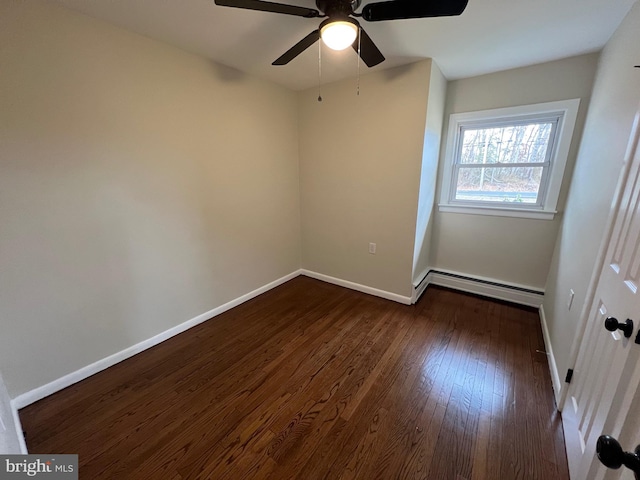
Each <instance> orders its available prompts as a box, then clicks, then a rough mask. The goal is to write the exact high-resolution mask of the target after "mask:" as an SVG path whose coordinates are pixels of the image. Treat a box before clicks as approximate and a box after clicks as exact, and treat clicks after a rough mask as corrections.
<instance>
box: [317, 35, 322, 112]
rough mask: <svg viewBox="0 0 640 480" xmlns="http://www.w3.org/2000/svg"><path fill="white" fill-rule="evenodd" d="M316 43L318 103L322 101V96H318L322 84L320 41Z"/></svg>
mask: <svg viewBox="0 0 640 480" xmlns="http://www.w3.org/2000/svg"><path fill="white" fill-rule="evenodd" d="M319 40H320V41H319V42H318V101H319V102H321V101H322V95H320V84H321V82H322V40H321V39H319Z"/></svg>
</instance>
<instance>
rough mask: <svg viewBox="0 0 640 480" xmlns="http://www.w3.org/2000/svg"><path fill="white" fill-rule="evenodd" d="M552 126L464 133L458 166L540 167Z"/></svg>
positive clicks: (540, 125) (518, 127)
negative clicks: (534, 165) (501, 165)
mask: <svg viewBox="0 0 640 480" xmlns="http://www.w3.org/2000/svg"><path fill="white" fill-rule="evenodd" d="M552 127H553V123H552V122H547V123H530V124H527V125H510V126H504V127H492V128H476V129H465V130H464V131H463V132H462V149H461V151H460V163H461V164H482V163H542V162H544V161H545V160H546V156H547V147H548V145H549V138H550V137H551V130H552Z"/></svg>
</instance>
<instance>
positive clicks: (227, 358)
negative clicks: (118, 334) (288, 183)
mask: <svg viewBox="0 0 640 480" xmlns="http://www.w3.org/2000/svg"><path fill="white" fill-rule="evenodd" d="M539 350H544V345H543V342H542V335H541V331H540V326H539V320H538V315H537V313H536V312H535V311H532V310H526V309H522V308H518V307H515V306H512V305H508V304H504V303H497V302H493V301H489V300H485V299H481V298H478V297H474V296H470V295H464V294H460V293H456V292H453V291H450V290H445V289H439V288H432V287H430V288H428V289H427V292H426V293H425V294H424V296H423V298H422V299H421V300H420V302H418V304H417V305H415V306H403V305H399V304H396V303H393V302H390V301H387V300H382V299H379V298H375V297H371V296H368V295H365V294H360V293H357V292H353V291H350V290H346V289H343V288H340V287H336V286H333V285H329V284H326V283H322V282H319V281H316V280H312V279H309V278H306V277H298V278H296V279H294V280H292V281H290V282H288V283H287V284H285V285H283V286H281V287H278V288H276V289H274V290H272V291H270V292H268V293H266V294H264V295H262V296H260V297H258V298H256V299H254V300H251V301H250V302H247V303H245V304H243V305H241V306H239V307H237V308H235V309H233V310H231V311H229V312H227V313H225V314H223V315H220V316H218V317H216V318H215V319H213V320H211V321H209V322H206V323H204V324H201V325H199V326H197V327H195V328H193V329H191V330H189V331H188V332H185V333H183V334H181V335H179V336H177V337H174V338H172V339H170V340H168V341H166V342H164V343H163V344H161V345H159V346H157V347H155V348H153V349H150V350H147V351H145V352H143V353H141V354H139V355H136V356H135V357H133V358H131V359H129V360H127V361H125V362H122V363H120V364H118V365H116V366H114V367H112V368H110V369H108V370H107V371H105V372H102V373H99V374H97V375H94V376H93V377H91V378H89V379H87V380H85V381H83V382H81V383H79V384H76V385H74V386H72V387H69V388H67V389H66V390H63V391H61V392H59V393H57V394H55V395H53V396H51V397H48V398H46V399H44V400H41V401H40V402H38V403H36V404H34V405H31V406H29V407H27V408H25V409H23V410H21V411H20V417H21V420H22V423H23V427H24V429H25V431H26V436H27V443H28V446H29V451H30V452H31V453H78V454H79V456H80V457H79V458H80V478H82V479H91V480H96V479H103V478H104V479H125V478H133V479H170V480H172V479H187V478H189V479H192V478H202V479H216V480H218V479H230V480H237V479H254V478H255V479H262V478H272V479H277V480H281V479H288V478H299V479H305V480H307V479H320V478H322V479H332V480H333V479H338V478H340V479H347V478H359V479H367V480H369V479H385V480H386V479H396V478H398V479H400V478H402V479H404V478H412V479H434V480H438V479H445V480H446V479H452V480H461V479H466V480H472V479H473V480H475V479H491V480H494V479H505V480H512V479H544V480H553V479H568V478H569V476H568V471H567V462H566V457H565V453H564V437H563V432H562V423H561V420H560V416H559V414H558V413H557V412H556V409H555V404H554V400H553V394H552V390H551V381H550V379H549V370H548V366H547V358H546V355H545V354H544V353H540V352H539Z"/></svg>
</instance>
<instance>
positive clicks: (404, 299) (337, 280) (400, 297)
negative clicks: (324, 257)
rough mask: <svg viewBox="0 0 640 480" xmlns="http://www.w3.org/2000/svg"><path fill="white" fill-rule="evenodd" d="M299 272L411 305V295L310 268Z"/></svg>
mask: <svg viewBox="0 0 640 480" xmlns="http://www.w3.org/2000/svg"><path fill="white" fill-rule="evenodd" d="M300 273H301V274H302V275H304V276H305V277H310V278H315V279H316V280H322V281H323V282H327V283H332V284H334V285H339V286H341V287H345V288H349V289H351V290H356V291H358V292H362V293H368V294H369V295H374V296H376V297H381V298H386V299H387V300H393V301H394V302H398V303H402V304H404V305H411V297H405V296H403V295H398V294H397V293H391V292H387V291H385V290H379V289H377V288H373V287H369V286H367V285H361V284H359V283H354V282H350V281H348V280H342V279H341V278H336V277H330V276H329V275H324V274H323V273H318V272H312V271H311V270H305V269H302V270H301V271H300Z"/></svg>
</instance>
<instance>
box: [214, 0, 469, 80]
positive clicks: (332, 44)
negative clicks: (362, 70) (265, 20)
mask: <svg viewBox="0 0 640 480" xmlns="http://www.w3.org/2000/svg"><path fill="white" fill-rule="evenodd" d="M215 3H216V5H221V6H224V7H235V8H244V9H247V10H258V11H262V12H273V13H282V14H284V15H294V16H297V17H305V18H325V17H326V19H325V20H323V21H322V23H320V26H319V27H318V29H316V30H314V31H313V32H311V33H310V34H309V35H307V36H306V37H304V38H303V39H302V40H300V41H299V42H298V43H296V44H295V45H294V46H293V47H291V48H290V49H289V50H287V51H286V52H285V53H284V54H283V55H281V56H280V57H279V58H278V59H276V61H274V62H273V63H272V65H286V64H287V63H289V62H290V61H291V60H293V59H294V58H296V57H297V56H298V55H300V54H301V53H302V52H304V51H305V50H306V49H307V48H309V47H310V46H311V45H313V44H314V43H316V42H317V41H318V40H319V39H320V38H322V41H323V42H324V43H325V44H326V45H327V46H328V47H329V48H332V49H334V50H344V49H345V48H348V47H349V46H352V47H353V49H354V50H355V51H356V52H357V53H358V54H359V55H360V58H362V61H363V62H364V63H366V64H367V66H368V67H373V66H375V65H378V64H379V63H381V62H383V61H384V55H382V52H380V50H379V49H378V47H376V45H375V43H373V40H371V37H369V35H367V32H365V31H364V29H363V28H362V27H361V26H360V23H359V22H358V21H357V20H356V18H354V17H361V18H363V19H364V20H366V21H367V22H380V21H383V20H401V19H407V18H427V17H446V16H454V15H460V14H461V13H462V12H463V11H464V9H465V8H466V6H467V3H468V0H391V1H385V2H374V3H369V4H368V5H365V6H364V8H363V9H362V12H361V13H356V12H355V10H356V9H357V8H358V7H359V6H360V3H361V0H316V6H317V7H318V9H317V10H316V9H313V8H306V7H299V6H296V5H285V4H282V3H274V2H266V1H263V0H215ZM356 40H358V41H356Z"/></svg>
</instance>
